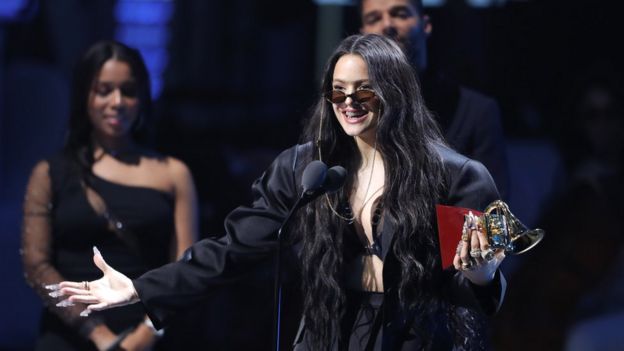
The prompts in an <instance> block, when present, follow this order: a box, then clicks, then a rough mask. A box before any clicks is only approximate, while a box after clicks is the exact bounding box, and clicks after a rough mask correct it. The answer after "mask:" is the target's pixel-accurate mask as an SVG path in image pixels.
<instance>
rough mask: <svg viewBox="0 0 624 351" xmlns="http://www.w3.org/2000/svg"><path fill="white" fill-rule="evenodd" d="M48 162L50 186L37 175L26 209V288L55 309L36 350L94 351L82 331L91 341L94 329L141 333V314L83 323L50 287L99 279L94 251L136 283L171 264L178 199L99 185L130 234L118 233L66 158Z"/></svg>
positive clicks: (112, 313) (113, 314)
mask: <svg viewBox="0 0 624 351" xmlns="http://www.w3.org/2000/svg"><path fill="white" fill-rule="evenodd" d="M47 162H48V165H49V174H48V177H47V179H46V177H45V175H43V176H42V175H40V177H38V178H37V175H35V174H34V172H33V176H32V177H31V182H30V184H29V189H28V190H27V197H26V201H25V206H24V227H23V256H24V262H25V273H26V280H27V282H28V283H29V284H30V285H31V286H32V287H33V288H34V289H35V290H36V291H37V292H38V293H39V295H40V296H41V298H42V299H43V302H44V304H45V305H46V307H47V308H46V309H44V311H43V314H42V318H41V326H40V334H39V338H38V340H37V343H36V345H37V346H36V347H37V349H38V350H89V349H93V350H94V349H95V347H94V346H93V344H92V343H91V342H90V341H88V340H87V339H86V337H85V335H81V330H82V331H83V334H84V333H86V332H87V330H88V326H89V325H95V324H97V323H100V322H104V323H105V324H106V325H107V326H108V327H109V328H110V329H111V330H112V331H113V332H115V333H120V332H122V331H124V330H126V329H128V328H133V327H135V326H136V325H138V324H139V323H140V322H141V320H142V319H143V318H144V316H145V312H144V310H143V309H142V308H141V306H139V305H134V306H126V307H122V308H119V309H112V310H108V311H102V312H94V313H92V314H91V316H89V317H88V318H83V317H79V316H78V313H79V312H80V309H82V307H80V306H76V307H72V308H58V307H56V306H55V304H56V303H57V302H58V301H59V299H54V298H51V297H50V296H48V292H49V291H47V290H45V289H44V288H43V286H45V285H47V284H53V283H57V282H58V281H60V280H61V279H64V280H71V281H84V280H86V281H90V280H95V279H99V278H100V277H101V275H102V273H101V272H100V271H99V269H98V268H97V267H96V266H95V265H94V264H93V250H92V247H93V246H97V248H98V249H99V250H100V251H101V252H102V254H103V255H104V257H105V258H106V261H107V263H108V264H110V265H111V266H112V267H115V269H117V270H118V271H120V272H122V273H123V274H125V275H127V276H128V277H133V278H136V277H138V276H140V275H141V274H143V273H145V272H146V271H148V270H150V269H153V268H156V267H158V266H161V265H163V264H165V263H167V262H168V261H169V258H170V246H171V242H172V236H173V234H174V218H173V210H174V203H173V198H172V196H171V195H170V194H167V193H165V192H162V191H159V190H156V189H152V188H147V187H135V186H126V185H122V184H117V183H113V182H110V181H107V180H105V179H102V178H99V177H97V176H96V177H94V178H93V181H92V183H93V184H92V185H91V186H92V188H93V189H94V190H96V191H97V193H98V194H99V195H100V196H101V197H102V199H103V200H104V201H105V203H106V206H107V208H108V210H109V212H110V213H111V214H114V216H115V217H116V218H117V219H118V220H119V221H120V222H121V224H122V225H123V231H112V230H110V229H109V221H107V220H106V219H105V218H104V217H103V216H101V215H99V214H97V213H96V212H95V210H94V209H93V208H92V207H91V205H90V204H89V203H88V200H87V197H86V195H85V191H84V188H83V186H82V184H81V178H80V175H79V173H78V172H77V169H76V167H75V166H74V165H73V164H72V163H71V162H69V161H68V160H67V159H66V158H65V157H64V156H62V155H57V156H55V157H52V158H50V159H49V160H47ZM33 180H34V181H33ZM46 200H47V201H46ZM45 222H47V223H48V224H47V225H45Z"/></svg>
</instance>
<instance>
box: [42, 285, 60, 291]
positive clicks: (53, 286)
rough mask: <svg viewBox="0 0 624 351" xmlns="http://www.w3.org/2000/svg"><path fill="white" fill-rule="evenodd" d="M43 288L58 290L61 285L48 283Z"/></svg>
mask: <svg viewBox="0 0 624 351" xmlns="http://www.w3.org/2000/svg"><path fill="white" fill-rule="evenodd" d="M44 288H46V289H48V290H59V289H60V288H61V286H60V285H59V284H50V285H44Z"/></svg>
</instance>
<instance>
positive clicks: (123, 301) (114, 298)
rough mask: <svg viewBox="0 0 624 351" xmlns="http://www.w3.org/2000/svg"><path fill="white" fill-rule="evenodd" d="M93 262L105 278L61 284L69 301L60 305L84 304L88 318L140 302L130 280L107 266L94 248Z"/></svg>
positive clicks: (84, 313)
mask: <svg viewBox="0 0 624 351" xmlns="http://www.w3.org/2000/svg"><path fill="white" fill-rule="evenodd" d="M93 262H94V263H95V265H96V266H97V267H98V268H99V269H100V270H101V271H102V273H104V276H103V277H102V278H100V279H98V280H94V281H91V282H68V281H65V282H61V283H60V284H59V285H58V286H59V288H60V292H61V294H62V295H63V296H68V298H67V300H64V301H61V302H60V303H59V304H58V305H60V306H62V305H63V304H67V303H68V302H69V303H84V304H87V305H88V306H87V308H86V309H85V310H84V311H83V312H82V313H81V315H82V316H87V315H89V313H91V312H92V311H100V310H105V309H109V308H112V307H118V306H124V305H128V304H131V303H135V302H138V301H139V298H138V296H137V293H136V290H134V285H133V284H132V281H131V280H130V278H128V277H126V276H125V275H123V274H121V273H119V272H118V271H116V270H115V269H113V268H112V267H111V266H109V265H108V264H106V261H104V257H102V255H101V254H100V252H99V250H98V249H97V248H96V247H93Z"/></svg>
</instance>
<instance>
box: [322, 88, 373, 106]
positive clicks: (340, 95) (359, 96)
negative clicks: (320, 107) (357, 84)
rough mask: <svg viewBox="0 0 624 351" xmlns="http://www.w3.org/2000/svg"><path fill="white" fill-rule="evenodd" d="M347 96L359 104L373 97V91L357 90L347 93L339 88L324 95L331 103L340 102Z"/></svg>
mask: <svg viewBox="0 0 624 351" xmlns="http://www.w3.org/2000/svg"><path fill="white" fill-rule="evenodd" d="M347 97H350V98H351V99H353V100H355V101H356V102H357V103H360V104H361V103H363V102H366V101H368V100H370V99H372V98H373V97H375V92H374V91H372V90H358V91H356V92H355V93H352V94H349V95H347V94H345V93H344V92H342V91H340V90H332V91H330V92H329V93H327V94H326V95H325V98H326V99H327V100H328V101H329V102H331V103H332V104H341V103H343V102H345V100H347Z"/></svg>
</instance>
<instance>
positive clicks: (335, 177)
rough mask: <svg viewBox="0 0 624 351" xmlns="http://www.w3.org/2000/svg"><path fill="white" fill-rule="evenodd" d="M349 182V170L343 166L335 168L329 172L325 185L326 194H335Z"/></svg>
mask: <svg viewBox="0 0 624 351" xmlns="http://www.w3.org/2000/svg"><path fill="white" fill-rule="evenodd" d="M346 180H347V170H346V169H345V168H344V167H342V166H334V167H332V168H330V169H329V170H328V171H327V177H325V182H324V183H323V189H325V191H324V192H326V193H333V192H335V191H338V189H340V188H342V186H343V185H344V183H345V181H346Z"/></svg>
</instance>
